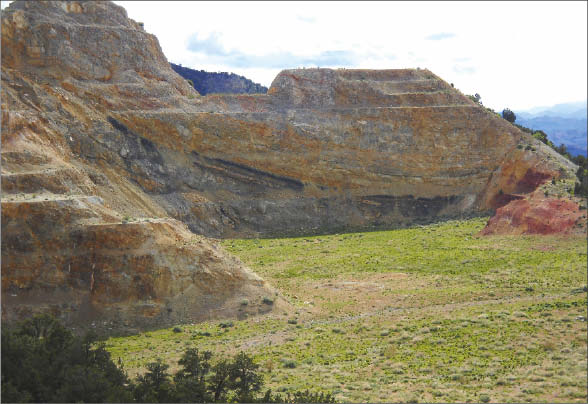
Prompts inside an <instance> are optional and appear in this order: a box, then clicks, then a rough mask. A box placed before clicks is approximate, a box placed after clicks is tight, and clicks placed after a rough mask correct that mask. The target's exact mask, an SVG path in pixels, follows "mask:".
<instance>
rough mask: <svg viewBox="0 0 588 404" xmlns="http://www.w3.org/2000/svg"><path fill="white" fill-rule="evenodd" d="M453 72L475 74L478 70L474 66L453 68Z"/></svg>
mask: <svg viewBox="0 0 588 404" xmlns="http://www.w3.org/2000/svg"><path fill="white" fill-rule="evenodd" d="M453 71H454V72H456V73H457V74H474V73H475V72H476V71H477V69H476V68H475V67H474V66H453Z"/></svg>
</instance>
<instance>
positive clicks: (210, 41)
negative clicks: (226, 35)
mask: <svg viewBox="0 0 588 404" xmlns="http://www.w3.org/2000/svg"><path fill="white" fill-rule="evenodd" d="M219 38H220V35H219V33H218V32H213V33H212V34H210V36H209V37H208V38H207V39H198V36H197V35H192V36H191V37H190V38H189V39H188V50H191V51H193V52H202V53H206V54H208V55H219V56H226V55H228V53H227V51H225V49H224V47H223V46H222V44H221V43H220V41H219Z"/></svg>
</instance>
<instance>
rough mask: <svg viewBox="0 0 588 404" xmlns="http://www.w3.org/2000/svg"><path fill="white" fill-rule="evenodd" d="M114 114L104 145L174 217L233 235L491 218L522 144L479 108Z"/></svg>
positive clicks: (508, 128) (204, 229)
mask: <svg viewBox="0 0 588 404" xmlns="http://www.w3.org/2000/svg"><path fill="white" fill-rule="evenodd" d="M114 116H115V114H113V117H111V118H109V120H110V121H111V124H112V122H116V123H115V124H112V128H110V130H108V131H104V132H102V134H101V136H102V139H101V142H100V143H101V145H103V146H104V145H106V146H107V147H110V149H111V150H110V152H111V154H112V155H113V158H114V159H115V160H116V159H118V160H119V164H120V165H121V166H122V167H124V169H125V170H126V171H127V172H128V175H130V176H131V178H133V179H134V180H135V181H137V182H138V183H139V185H140V186H141V187H142V188H143V190H144V191H145V192H147V193H148V194H149V195H151V197H152V198H154V199H155V200H156V201H157V203H158V204H160V205H161V206H162V207H163V208H164V209H165V210H166V211H167V212H168V214H170V215H171V216H172V217H174V218H177V219H179V220H181V221H183V222H184V223H186V224H187V225H188V226H189V228H190V229H191V230H192V231H194V232H196V233H199V234H204V235H207V236H212V237H223V238H224V237H256V236H270V235H299V234H308V233H325V232H333V231H341V230H345V229H346V230H356V229H371V228H394V227H398V226H406V225H409V224H411V223H426V222H431V221H436V220H442V219H446V218H448V217H463V216H468V215H476V214H483V213H486V212H487V211H488V209H493V208H495V207H494V206H491V205H489V204H487V203H486V202H485V201H483V200H482V199H481V196H480V195H481V194H482V193H484V190H485V187H486V186H487V185H488V183H489V181H490V178H491V176H492V173H494V172H495V171H496V170H497V168H498V167H499V166H500V165H501V164H502V163H503V160H504V159H505V156H507V155H508V154H509V153H512V152H513V150H517V149H516V147H517V145H518V144H519V143H520V142H521V140H522V137H523V134H522V133H521V132H520V131H518V130H517V129H516V128H515V127H513V126H512V125H510V124H509V123H508V122H506V121H504V123H503V122H502V120H501V119H496V118H497V117H495V116H493V115H492V114H490V113H489V112H487V111H486V110H484V109H483V108H480V107H476V106H471V105H459V106H445V107H440V106H437V107H385V108H384V107H364V108H353V107H333V108H323V109H319V110H314V109H290V110H287V111H286V112H285V113H278V112H265V113H261V112H257V113H245V112H239V113H225V114H222V113H196V114H193V113H192V114H191V113H174V114H168V113H166V114H160V113H157V112H150V113H132V112H130V111H128V112H126V113H125V114H120V115H116V118H115V117H114ZM139 134H140V135H139ZM94 147H95V146H92V148H94ZM115 155H117V156H115ZM120 156H124V158H120Z"/></svg>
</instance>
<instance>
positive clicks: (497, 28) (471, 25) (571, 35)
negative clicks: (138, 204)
mask: <svg viewBox="0 0 588 404" xmlns="http://www.w3.org/2000/svg"><path fill="white" fill-rule="evenodd" d="M3 3H5V2H3ZM115 3H116V4H119V5H121V6H123V7H124V8H125V9H126V10H127V13H128V15H129V17H130V18H132V19H134V20H136V21H140V22H143V23H144V26H145V30H146V31H147V32H150V33H152V34H155V36H157V38H158V39H159V42H160V45H161V47H162V49H163V52H164V53H165V55H166V57H167V59H168V60H169V61H170V62H173V63H177V64H181V65H183V66H185V67H190V68H193V69H197V70H201V69H202V70H207V71H212V72H218V71H227V72H234V73H237V74H240V75H243V76H245V77H247V78H250V79H251V80H253V81H255V82H258V83H260V84H263V85H265V86H267V87H269V86H270V85H271V82H272V81H273V79H274V78H275V76H276V75H277V74H278V73H279V72H280V70H282V69H287V68H298V67H316V66H318V67H333V68H340V67H344V68H366V69H367V68H369V69H401V68H417V67H420V68H428V69H429V70H431V71H432V72H433V73H435V74H437V75H438V76H440V77H441V78H442V79H444V80H445V81H447V82H449V83H454V85H455V87H456V88H458V89H460V90H461V91H462V92H463V93H466V94H474V93H478V94H480V95H481V97H482V102H483V103H484V105H486V106H489V107H491V108H493V109H495V110H497V111H501V110H502V109H503V108H506V107H508V108H511V109H513V110H525V109H530V108H533V107H539V106H549V105H554V104H559V103H565V102H575V101H581V100H585V99H586V98H587V76H588V69H587V59H588V58H587V48H588V46H587V37H588V31H587V7H586V6H587V2H586V1H574V2H563V1H559V2H544V1H540V2H527V1H524V2H461V1H460V2H396V1H394V2H265V1H264V2H189V1H178V2H174V1H166V2H159V1H145V2H142V1H115ZM3 6H4V4H3Z"/></svg>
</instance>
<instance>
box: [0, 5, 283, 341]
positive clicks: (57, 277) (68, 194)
mask: <svg viewBox="0 0 588 404" xmlns="http://www.w3.org/2000/svg"><path fill="white" fill-rule="evenodd" d="M82 50H83V51H82ZM117 55H118V56H117ZM117 57H120V58H119V59H117ZM160 65H164V66H165V65H167V61H166V60H165V58H164V57H163V55H162V54H161V50H160V49H159V46H158V44H157V40H156V39H155V38H154V37H152V36H150V35H148V34H146V33H144V32H142V30H141V29H140V27H138V26H136V24H134V22H132V21H131V20H129V19H127V18H126V13H125V12H124V10H123V9H122V8H120V7H118V6H116V5H114V4H111V3H96V2H85V3H77V2H50V3H49V2H48V3H40V2H26V3H18V2H16V3H13V4H12V5H11V6H10V7H9V8H8V9H6V10H3V13H2V318H3V320H7V321H11V320H16V319H20V318H26V317H27V316H30V315H31V314H32V313H35V312H39V311H43V312H51V313H53V314H55V315H56V316H58V317H60V318H62V319H63V320H64V321H65V322H66V323H68V324H72V325H75V326H78V327H82V328H87V327H92V326H94V327H96V328H99V329H106V330H108V329H116V330H127V331H128V330H132V329H138V328H149V327H156V326H165V325H171V324H176V323H179V322H191V321H201V320H206V319H214V318H222V317H235V316H246V315H250V314H251V315H253V314H258V313H265V312H268V311H270V310H271V309H272V308H273V307H274V306H279V305H280V304H283V303H282V302H281V301H280V299H275V303H274V305H268V304H266V303H263V299H264V298H265V297H269V296H272V297H273V296H274V293H275V292H274V290H273V289H272V288H271V287H270V286H269V285H267V284H266V283H265V282H264V281H263V280H262V279H260V278H259V277H258V276H256V275H255V274H253V273H252V272H251V271H250V270H249V269H247V268H245V267H244V266H243V265H242V264H241V263H240V262H239V261H238V260H237V259H235V258H234V257H232V256H230V255H229V254H227V253H225V252H224V251H222V249H221V247H220V246H219V245H218V244H217V243H216V242H214V241H212V240H209V239H206V238H205V237H203V236H198V235H195V234H194V233H192V232H190V231H189V230H188V228H187V227H186V225H185V224H183V223H182V222H179V221H177V220H175V219H172V218H170V217H169V216H168V215H167V214H166V212H165V210H164V209H162V208H161V207H160V206H159V205H158V204H157V203H156V202H155V201H154V200H153V199H152V198H151V197H150V196H149V195H148V194H146V193H145V192H144V191H143V190H142V189H141V187H140V186H138V185H137V183H136V182H134V181H133V180H132V179H131V178H129V177H127V176H126V175H124V173H121V172H119V171H118V170H119V168H118V167H117V166H116V165H111V164H110V163H109V160H110V159H112V158H113V156H112V155H110V154H109V153H108V152H106V153H105V152H104V151H103V150H102V149H103V147H101V146H100V144H101V141H102V139H101V137H100V134H99V132H100V130H101V129H100V126H101V125H102V124H101V123H100V122H103V126H105V127H107V128H108V129H109V130H113V131H117V129H114V128H113V126H112V125H111V124H110V123H108V121H107V120H106V119H107V116H105V115H104V111H105V110H107V108H108V107H107V105H108V102H109V101H108V100H109V98H110V99H117V97H116V96H115V95H114V94H115V93H117V92H119V91H121V92H125V91H134V92H135V93H134V94H135V96H128V95H127V96H128V97H129V99H133V98H134V99H136V100H137V101H138V102H146V103H149V102H150V101H149V98H150V97H158V101H161V100H162V99H165V97H166V96H167V97H168V98H169V99H170V100H172V101H170V102H173V99H174V97H176V98H179V97H181V95H182V94H189V93H190V92H193V90H192V89H191V88H190V87H189V86H188V85H187V84H186V83H185V81H184V80H183V79H181V78H180V77H178V76H177V75H176V74H175V73H173V72H172V71H171V69H169V67H168V68H167V69H160ZM106 83H108V84H106ZM113 83H118V84H120V86H119V85H118V84H113ZM123 83H124V84H123ZM160 83H164V84H163V85H162V84H160ZM144 84H145V86H143V85H144ZM103 90H104V93H101V92H102V91H103ZM98 94H100V95H98ZM164 102H165V101H164ZM99 104H101V105H99ZM105 108H106V109H105ZM113 122H114V121H113ZM94 146H96V147H94ZM121 146H122V145H121ZM149 146H150V145H149V143H145V141H143V142H139V144H138V145H136V147H138V148H139V149H140V150H141V153H150V152H152V148H150V147H149ZM80 150H84V152H85V153H84V154H80V153H79V152H80ZM133 150H134V152H135V153H136V152H137V150H136V148H135V149H133ZM119 158H121V159H122V157H119ZM152 164H157V161H156V160H154V161H153V162H152ZM121 174H123V175H121ZM147 180H148V176H145V177H144V181H147ZM244 301H247V305H244V304H243V302H244Z"/></svg>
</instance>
